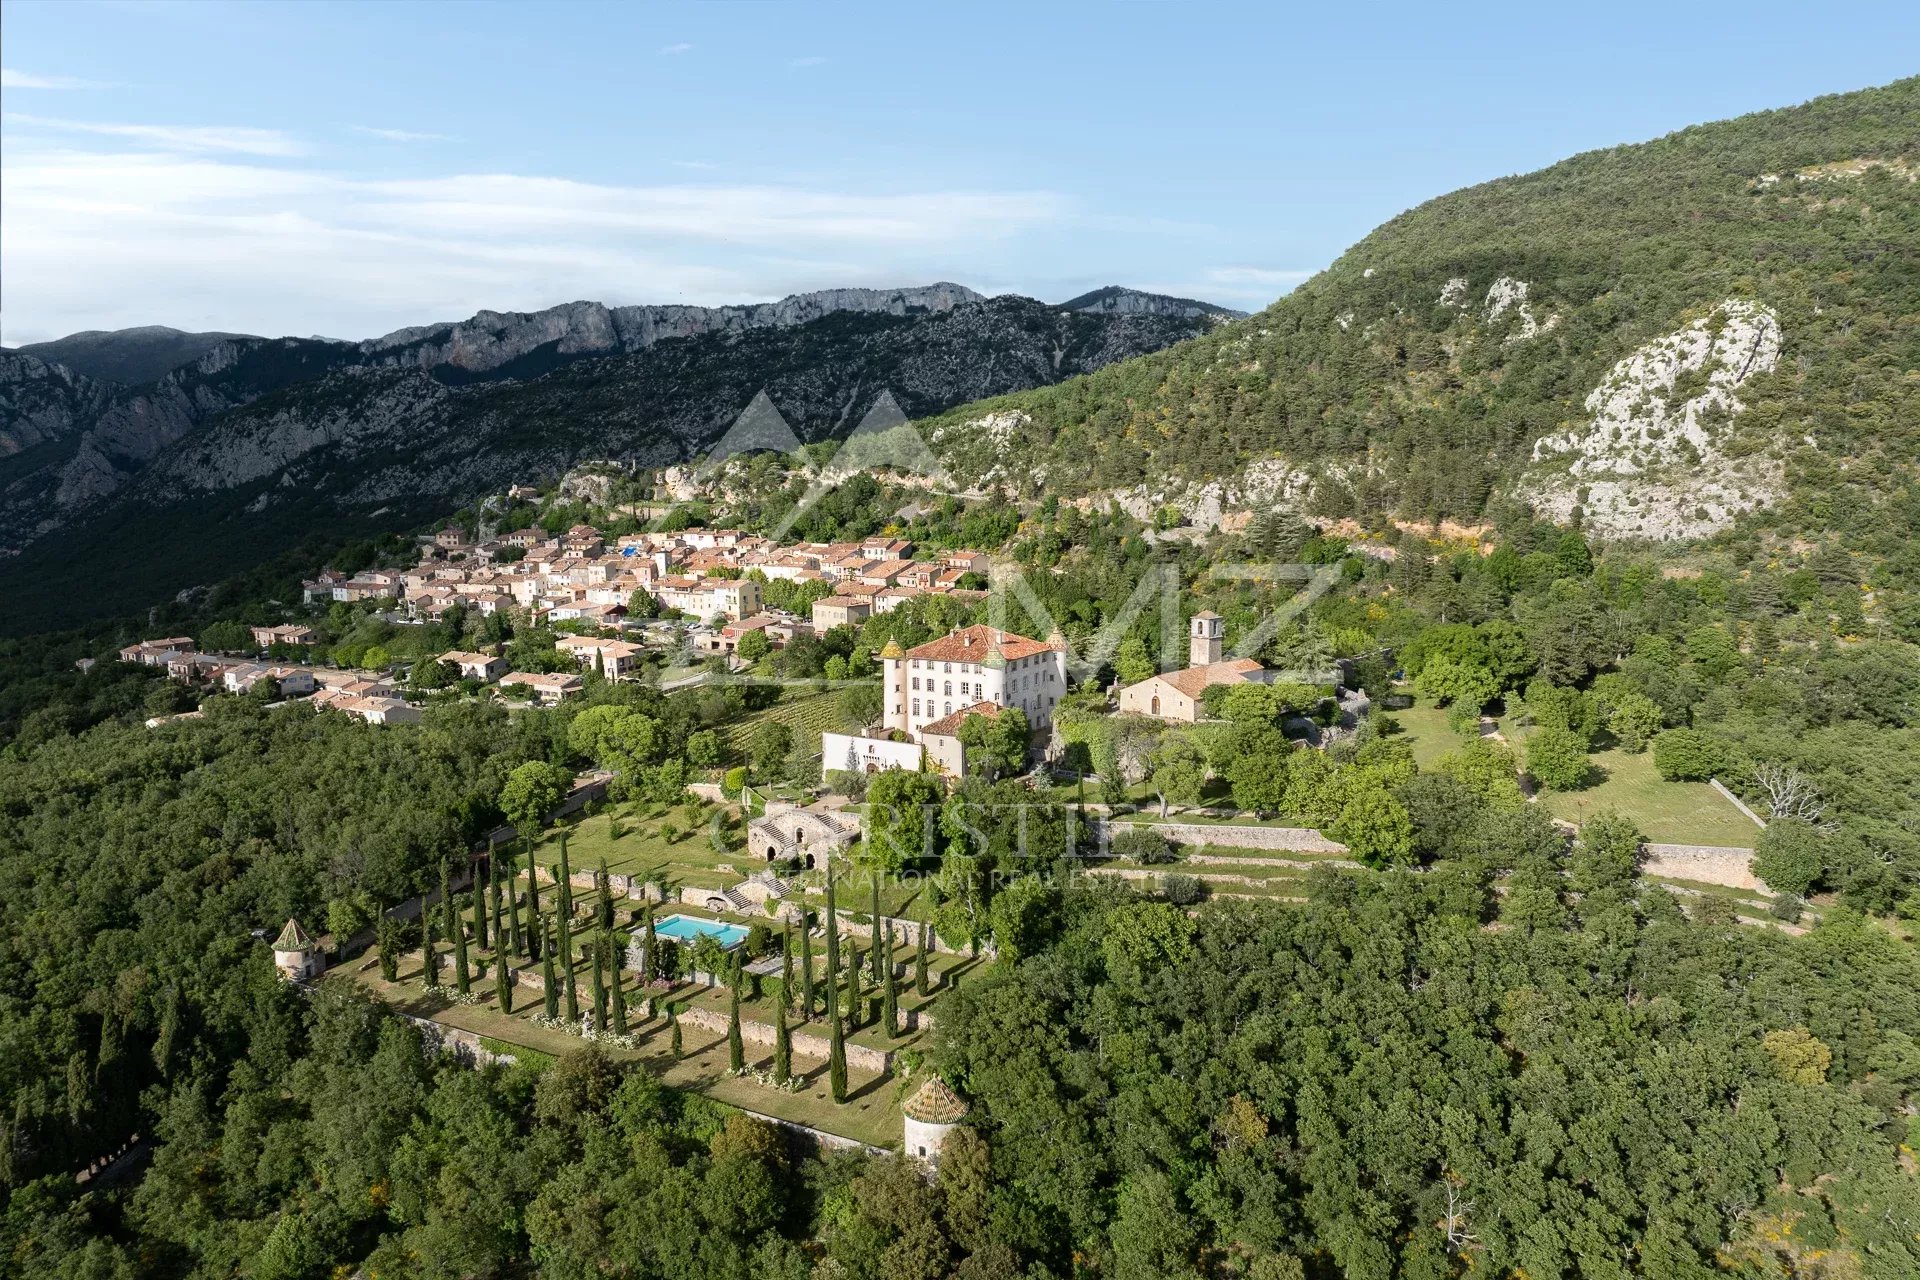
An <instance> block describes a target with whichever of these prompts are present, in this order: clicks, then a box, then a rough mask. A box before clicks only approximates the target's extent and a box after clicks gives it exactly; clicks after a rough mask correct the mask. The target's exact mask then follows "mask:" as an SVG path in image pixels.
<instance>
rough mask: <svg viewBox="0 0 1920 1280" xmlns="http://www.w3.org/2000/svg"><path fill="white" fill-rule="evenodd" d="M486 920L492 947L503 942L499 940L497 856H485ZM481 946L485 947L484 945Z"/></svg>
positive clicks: (498, 872)
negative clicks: (491, 932)
mask: <svg viewBox="0 0 1920 1280" xmlns="http://www.w3.org/2000/svg"><path fill="white" fill-rule="evenodd" d="M487 920H488V928H490V929H491V930H492V931H493V938H494V945H496V946H498V945H500V944H501V943H503V942H504V941H505V939H503V938H501V936H500V934H501V932H502V930H501V927H500V926H501V920H500V858H499V856H498V855H497V854H488V855H487ZM482 945H485V944H484V943H483V944H482Z"/></svg>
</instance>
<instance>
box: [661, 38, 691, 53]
mask: <svg viewBox="0 0 1920 1280" xmlns="http://www.w3.org/2000/svg"><path fill="white" fill-rule="evenodd" d="M660 52H661V53H662V54H665V55H668V56H671V55H673V54H680V53H691V52H693V46H692V45H690V44H688V43H687V42H686V41H685V40H682V41H681V42H680V43H678V44H668V45H662V46H661V47H660Z"/></svg>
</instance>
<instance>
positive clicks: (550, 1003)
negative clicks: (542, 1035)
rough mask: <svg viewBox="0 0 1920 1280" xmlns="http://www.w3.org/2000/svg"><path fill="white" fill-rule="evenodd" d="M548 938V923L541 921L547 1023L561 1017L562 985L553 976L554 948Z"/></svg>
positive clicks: (542, 980)
mask: <svg viewBox="0 0 1920 1280" xmlns="http://www.w3.org/2000/svg"><path fill="white" fill-rule="evenodd" d="M549 941H551V940H550V939H549V938H548V937H547V922H546V920H545V919H542V920H541V921H540V983H541V986H542V987H543V988H544V989H545V992H546V1003H547V1008H546V1014H547V1021H549V1022H551V1021H553V1020H554V1019H555V1018H558V1017H559V1016H560V984H559V982H558V981H557V980H556V979H555V978H554V976H553V948H552V947H551V946H548V945H547V944H548V942H549Z"/></svg>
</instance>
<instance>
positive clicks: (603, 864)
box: [593, 858, 613, 933]
mask: <svg viewBox="0 0 1920 1280" xmlns="http://www.w3.org/2000/svg"><path fill="white" fill-rule="evenodd" d="M593 890H594V892H595V893H597V894H599V895H600V902H599V904H598V906H597V907H596V910H597V911H598V912H599V918H600V931H601V932H602V933H605V932H606V931H607V930H609V929H611V928H613V881H612V880H611V879H609V878H608V876H607V860H606V859H605V858H602V859H600V869H599V870H598V871H595V872H594V873H593Z"/></svg>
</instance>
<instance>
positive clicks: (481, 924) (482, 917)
mask: <svg viewBox="0 0 1920 1280" xmlns="http://www.w3.org/2000/svg"><path fill="white" fill-rule="evenodd" d="M467 867H468V869H469V871H470V872H471V874H470V875H469V876H468V878H467V883H468V884H469V885H470V886H472V888H473V942H474V945H475V946H479V947H484V946H486V945H487V904H486V902H485V901H484V900H483V899H482V897H481V892H480V872H479V870H478V869H477V868H475V867H474V866H473V863H472V861H471V860H469V861H468V863H467Z"/></svg>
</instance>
